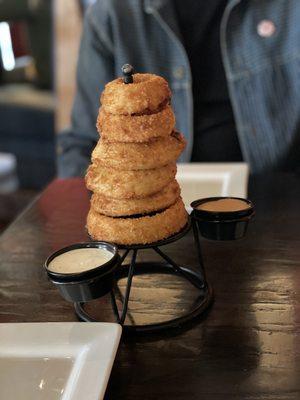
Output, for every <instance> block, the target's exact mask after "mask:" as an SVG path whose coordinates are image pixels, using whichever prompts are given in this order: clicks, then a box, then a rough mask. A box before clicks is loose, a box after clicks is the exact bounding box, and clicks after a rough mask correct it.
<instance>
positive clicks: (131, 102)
mask: <svg viewBox="0 0 300 400" xmlns="http://www.w3.org/2000/svg"><path fill="white" fill-rule="evenodd" d="M170 97H171V91H170V88H169V85H168V83H167V81H166V80H165V79H164V78H162V77H161V76H157V75H154V74H134V75H133V83H129V84H125V83H124V81H123V78H117V79H115V80H113V81H111V82H109V83H107V84H106V86H105V89H104V91H103V93H102V95H101V98H100V101H101V104H102V106H103V107H104V108H105V111H107V112H110V113H112V114H125V115H128V114H135V113H139V114H143V113H145V112H155V111H157V110H158V109H159V108H160V107H161V105H162V104H164V103H165V102H166V101H169V99H170Z"/></svg>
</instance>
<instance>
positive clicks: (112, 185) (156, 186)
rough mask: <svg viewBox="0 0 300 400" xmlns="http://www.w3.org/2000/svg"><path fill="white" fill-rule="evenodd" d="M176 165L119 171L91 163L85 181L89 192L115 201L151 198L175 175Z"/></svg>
mask: <svg viewBox="0 0 300 400" xmlns="http://www.w3.org/2000/svg"><path fill="white" fill-rule="evenodd" d="M176 169H177V168H176V164H175V163H171V164H168V165H166V166H164V167H162V168H156V169H149V170H138V171H135V170H131V171H127V170H124V171H120V170H117V169H114V168H105V167H104V166H102V165H101V164H98V163H97V162H96V163H93V164H92V165H90V166H89V168H88V171H87V174H86V177H85V180H86V186H87V188H88V189H89V190H91V191H93V192H95V193H99V194H101V195H103V196H107V197H112V198H117V199H131V198H140V197H146V196H151V195H153V194H155V193H157V192H159V191H161V190H162V189H163V188H164V187H165V186H166V185H168V184H169V183H170V182H171V181H172V180H173V179H174V178H175V175H176Z"/></svg>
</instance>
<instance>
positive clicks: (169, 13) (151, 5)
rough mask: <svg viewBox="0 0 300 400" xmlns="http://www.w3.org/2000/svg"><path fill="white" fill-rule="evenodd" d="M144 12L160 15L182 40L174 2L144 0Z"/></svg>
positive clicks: (169, 0) (167, 0)
mask: <svg viewBox="0 0 300 400" xmlns="http://www.w3.org/2000/svg"><path fill="white" fill-rule="evenodd" d="M144 11H145V13H147V14H154V15H155V14H156V13H158V14H159V15H160V17H161V18H162V19H163V20H164V22H166V23H167V25H168V26H169V27H170V28H171V29H172V31H173V32H174V33H175V35H176V36H177V37H178V38H179V39H181V38H182V36H181V33H180V29H179V26H178V20H177V16H176V10H175V7H174V3H173V1H172V0H144Z"/></svg>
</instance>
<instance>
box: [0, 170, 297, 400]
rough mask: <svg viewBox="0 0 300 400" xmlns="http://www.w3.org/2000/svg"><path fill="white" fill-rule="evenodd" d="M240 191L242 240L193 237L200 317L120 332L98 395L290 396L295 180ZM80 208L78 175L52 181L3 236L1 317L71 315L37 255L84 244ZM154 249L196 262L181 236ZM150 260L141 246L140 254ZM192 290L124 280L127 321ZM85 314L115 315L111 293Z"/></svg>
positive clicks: (271, 180) (189, 297)
mask: <svg viewBox="0 0 300 400" xmlns="http://www.w3.org/2000/svg"><path fill="white" fill-rule="evenodd" d="M249 197H250V198H251V199H252V200H253V201H254V203H255V204H256V211H257V212H256V218H255V220H254V221H253V222H252V223H251V225H250V227H249V231H248V234H247V237H246V238H245V239H243V240H240V241H235V242H222V243H221V242H210V241H206V240H203V241H202V244H203V252H204V262H205V265H206V270H207V274H208V278H209V281H210V283H211V284H212V286H213V288H214V292H215V302H214V304H213V306H212V308H211V310H210V311H209V313H208V314H207V317H206V318H205V319H204V320H202V321H199V322H198V323H197V324H194V325H193V326H192V327H191V328H190V329H189V330H185V331H177V332H172V333H171V332H170V334H168V335H166V334H164V335H162V334H161V335H155V336H154V335H151V336H147V337H123V339H122V342H121V345H120V348H119V351H118V355H117V358H116V361H115V364H114V367H113V371H112V375H111V379H110V382H109V385H108V389H107V392H106V399H113V400H118V399H130V400H137V399H139V400H140V399H144V400H154V399H155V400H156V399H160V398H164V399H191V400H194V399H205V400H206V399H207V400H221V399H222V400H223V399H247V400H250V399H251V400H256V399H267V400H269V399H270V400H277V399H281V400H296V399H300V379H299V378H300V335H299V334H300V326H299V324H300V290H299V287H300V212H299V203H300V176H296V175H288V174H287V175H285V174H282V175H273V176H269V177H265V178H258V177H256V178H252V179H251V181H250V196H249ZM88 207H89V195H88V193H87V191H86V189H85V187H84V183H83V181H82V180H80V179H72V180H65V181H64V180H56V181H54V182H53V183H52V184H51V185H50V186H49V187H48V188H47V189H46V190H45V191H44V192H43V193H42V194H41V196H40V197H39V198H38V200H37V201H36V202H35V203H33V204H32V205H31V206H30V207H29V208H27V210H26V211H25V212H24V213H23V214H22V215H21V216H20V217H19V218H18V219H17V220H16V221H15V222H14V223H13V224H12V225H11V226H10V227H9V228H8V229H7V230H6V231H5V232H4V234H3V235H2V236H1V239H0V322H32V321H74V320H76V317H75V315H74V312H73V307H72V304H70V303H67V302H66V301H64V300H63V299H62V298H61V296H60V295H59V293H58V291H57V290H56V288H55V287H54V286H53V285H52V284H51V282H49V281H48V279H47V277H46V274H45V272H44V270H43V262H44V261H45V259H46V257H47V256H48V255H49V253H51V252H52V251H54V250H56V249H58V248H60V247H62V246H65V245H68V244H70V243H74V242H79V241H85V240H87V235H86V231H85V217H86V213H87V210H88ZM164 250H165V251H166V253H168V254H169V255H171V256H172V257H174V258H175V259H176V260H178V261H179V262H181V263H182V264H184V265H191V266H194V267H195V268H196V267H197V265H196V255H195V254H194V251H193V246H192V237H191V236H190V235H188V236H186V237H184V238H183V239H181V240H180V241H179V242H176V243H173V244H171V245H168V246H166V247H165V248H164ZM153 256H154V253H153V255H152V253H151V251H150V250H149V251H146V252H145V253H144V254H143V255H142V259H144V260H152V259H153V260H154V259H156V258H155V257H153ZM122 290H124V287H122V285H121V291H122ZM195 296H196V292H195V291H194V289H193V288H192V287H191V286H190V285H189V284H188V283H186V282H183V281H181V280H178V279H176V278H174V277H169V276H166V275H164V276H163V275H159V276H143V277H134V279H133V292H132V297H131V302H130V313H129V319H130V320H134V321H136V322H139V323H142V322H146V321H147V322H150V321H154V320H164V319H167V318H169V316H172V315H173V316H175V315H180V313H181V312H183V311H184V309H186V308H188V307H189V306H190V305H191V304H192V303H193V301H194V299H195ZM89 309H90V310H91V311H92V312H94V313H95V315H97V316H98V317H99V318H100V319H101V320H103V321H112V320H113V317H112V312H111V308H110V303H109V298H102V299H101V300H97V301H93V302H92V303H91V304H90V305H89Z"/></svg>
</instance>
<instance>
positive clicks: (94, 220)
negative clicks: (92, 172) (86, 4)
mask: <svg viewBox="0 0 300 400" xmlns="http://www.w3.org/2000/svg"><path fill="white" fill-rule="evenodd" d="M187 220H188V214H187V212H186V210H185V207H184V204H183V202H182V199H181V198H179V199H178V200H177V201H176V203H175V204H173V205H172V206H171V207H169V208H167V209H165V210H164V211H162V212H159V213H156V214H154V215H147V216H142V217H138V218H130V217H128V218H112V217H107V216H106V215H102V214H99V213H97V212H96V211H95V210H94V209H93V207H91V209H90V211H89V213H88V217H87V228H88V232H89V235H90V236H91V237H92V238H93V239H94V240H103V241H107V242H112V243H116V244H125V245H131V244H147V243H153V242H157V241H158V240H162V239H166V238H167V237H169V236H171V235H173V234H175V233H177V232H179V231H180V230H181V229H182V228H183V227H184V226H185V225H186V223H187Z"/></svg>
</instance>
